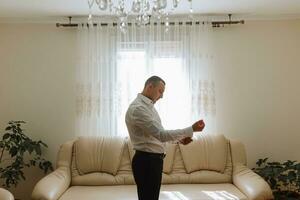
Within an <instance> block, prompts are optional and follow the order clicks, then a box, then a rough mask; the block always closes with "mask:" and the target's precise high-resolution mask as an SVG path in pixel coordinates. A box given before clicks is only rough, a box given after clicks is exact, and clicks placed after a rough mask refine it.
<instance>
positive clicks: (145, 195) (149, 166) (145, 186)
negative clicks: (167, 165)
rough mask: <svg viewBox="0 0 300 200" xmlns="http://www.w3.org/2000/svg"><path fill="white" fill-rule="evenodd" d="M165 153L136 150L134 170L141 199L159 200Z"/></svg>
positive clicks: (133, 161)
mask: <svg viewBox="0 0 300 200" xmlns="http://www.w3.org/2000/svg"><path fill="white" fill-rule="evenodd" d="M163 158H164V155H163V154H156V153H147V152H142V151H136V153H135V154H134V157H133V160H132V171H133V176H134V180H135V182H136V185H137V192H138V197H139V200H158V199H159V191H160V185H161V178H162V170H163Z"/></svg>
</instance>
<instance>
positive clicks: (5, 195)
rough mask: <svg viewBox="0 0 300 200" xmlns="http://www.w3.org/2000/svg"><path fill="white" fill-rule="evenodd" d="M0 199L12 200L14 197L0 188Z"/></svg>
mask: <svg viewBox="0 0 300 200" xmlns="http://www.w3.org/2000/svg"><path fill="white" fill-rule="evenodd" d="M0 199H1V200H14V196H13V195H12V194H11V193H10V192H9V191H8V190H5V189H3V188H0Z"/></svg>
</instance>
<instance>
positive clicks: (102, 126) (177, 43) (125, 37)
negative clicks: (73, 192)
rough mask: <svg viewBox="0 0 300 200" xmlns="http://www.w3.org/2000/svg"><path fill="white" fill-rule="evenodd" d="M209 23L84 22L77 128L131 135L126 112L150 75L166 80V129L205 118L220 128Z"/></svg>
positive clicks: (210, 127) (163, 111) (80, 36)
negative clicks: (141, 24) (87, 24)
mask: <svg viewBox="0 0 300 200" xmlns="http://www.w3.org/2000/svg"><path fill="white" fill-rule="evenodd" d="M211 36H212V30H211V26H210V25H208V24H201V25H199V24H196V23H193V24H192V25H186V24H185V23H179V22H175V25H171V26H169V28H168V31H167V32H166V29H165V26H164V25H161V24H154V23H151V24H150V25H148V26H146V27H136V26H135V25H134V24H133V25H132V26H129V27H128V30H127V33H126V34H123V33H121V32H120V31H119V29H118V27H117V26H113V25H112V24H108V26H97V27H89V28H87V27H79V28H78V44H79V49H80V51H79V55H78V58H79V62H78V67H77V106H76V107H77V123H76V125H77V128H76V130H77V134H78V135H121V136H127V129H126V125H125V121H124V120H125V112H126V110H127V108H128V105H129V104H130V102H131V101H132V100H133V99H134V98H135V97H136V95H137V93H139V92H141V91H142V89H143V86H144V82H145V80H146V79H147V78H148V77H150V76H151V75H158V76H160V77H161V78H163V79H164V80H165V81H166V90H165V94H164V98H163V99H161V100H160V101H159V102H158V103H157V105H156V107H157V109H158V112H159V113H160V116H161V118H162V122H163V125H164V127H165V128H166V129H175V128H184V127H186V126H190V125H191V124H192V123H193V122H194V121H195V120H198V119H200V118H203V119H204V120H205V122H206V125H207V126H206V128H205V131H206V132H214V131H215V129H216V123H215V116H216V100H215V86H214V80H213V66H214V59H215V58H214V52H213V48H212V47H213V45H212V39H211Z"/></svg>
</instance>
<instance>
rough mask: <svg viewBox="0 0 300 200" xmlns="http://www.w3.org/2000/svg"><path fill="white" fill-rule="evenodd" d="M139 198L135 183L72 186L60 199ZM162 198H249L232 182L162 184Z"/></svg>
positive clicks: (209, 199) (207, 199)
mask: <svg viewBox="0 0 300 200" xmlns="http://www.w3.org/2000/svg"><path fill="white" fill-rule="evenodd" d="M82 199H84V200H95V199H109V200H137V199H138V198H137V193H136V186H135V185H118V186H72V187H70V188H69V189H68V190H67V191H66V192H65V193H64V194H63V195H62V196H61V197H60V199H59V200H82ZM159 199H160V200H214V199H222V200H247V198H246V196H245V195H244V194H243V193H241V192H240V191H239V190H238V189H237V188H236V187H235V186H234V185H232V184H170V185H162V187H161V192H160V198H159Z"/></svg>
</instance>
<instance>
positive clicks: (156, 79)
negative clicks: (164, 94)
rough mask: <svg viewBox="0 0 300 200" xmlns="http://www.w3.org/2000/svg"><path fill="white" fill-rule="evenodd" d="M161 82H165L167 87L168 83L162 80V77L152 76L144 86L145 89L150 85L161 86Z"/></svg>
mask: <svg viewBox="0 0 300 200" xmlns="http://www.w3.org/2000/svg"><path fill="white" fill-rule="evenodd" d="M160 81H161V82H163V84H164V85H166V82H165V81H164V80H163V79H162V78H160V77H158V76H151V77H150V78H148V79H147V81H146V82H145V86H144V87H146V86H147V85H149V84H152V85H154V86H157V85H158V84H159V82H160Z"/></svg>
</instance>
